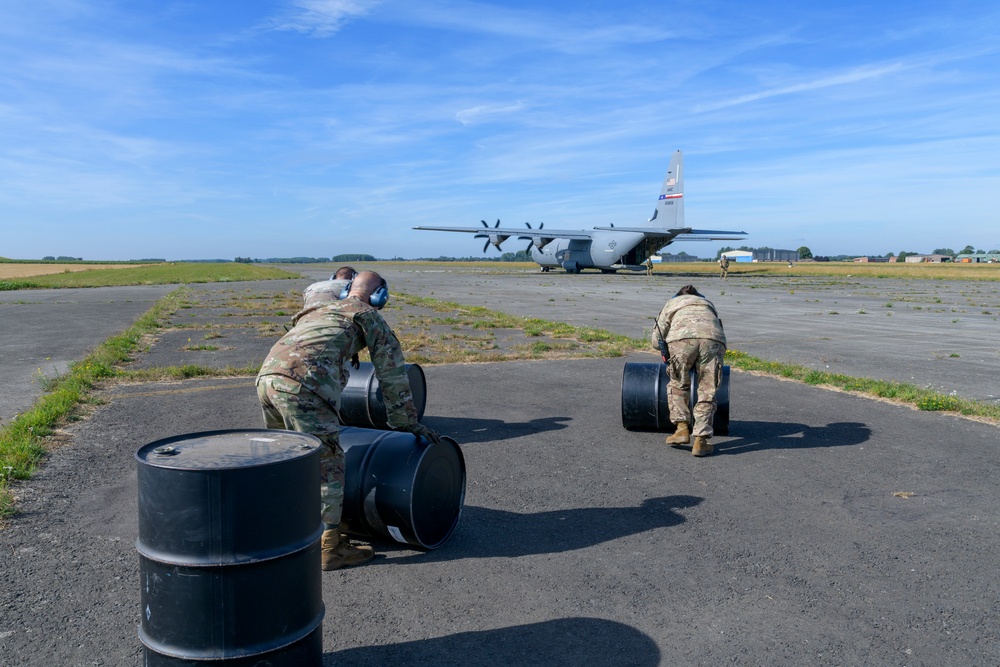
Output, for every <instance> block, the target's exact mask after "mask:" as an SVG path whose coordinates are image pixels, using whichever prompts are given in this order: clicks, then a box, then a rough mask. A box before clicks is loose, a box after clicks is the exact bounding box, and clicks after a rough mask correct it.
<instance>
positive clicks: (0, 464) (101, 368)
mask: <svg viewBox="0 0 1000 667" xmlns="http://www.w3.org/2000/svg"><path fill="white" fill-rule="evenodd" d="M187 292H188V290H187V289H186V288H183V287H182V288H180V289H178V290H175V291H173V292H171V293H170V294H168V295H167V296H165V297H163V298H162V299H160V300H159V301H157V302H156V304H155V305H154V306H153V307H152V308H150V309H149V310H148V311H146V312H145V313H144V314H143V315H142V316H140V317H139V319H137V320H136V321H135V322H134V323H133V324H132V326H130V327H129V328H128V329H126V330H125V331H123V332H122V333H120V334H118V335H116V336H112V337H111V338H108V339H107V340H106V341H104V342H103V343H102V344H101V345H99V346H98V347H97V348H96V349H95V350H94V351H93V352H91V353H90V354H88V355H87V356H86V357H85V358H83V359H82V360H80V361H78V362H76V363H73V364H71V365H70V368H69V371H67V373H66V374H65V375H63V376H61V377H58V378H46V380H45V389H46V393H45V394H43V395H42V396H41V398H39V399H38V400H37V401H36V402H35V404H34V406H32V408H31V409H30V410H27V411H25V412H22V413H20V414H18V415H17V416H16V417H14V419H12V420H10V421H9V422H7V423H6V424H4V425H3V427H2V428H0V518H2V517H4V516H9V515H10V514H11V513H12V512H13V510H14V498H13V496H12V495H11V493H10V490H9V482H10V480H12V479H28V478H30V477H31V475H32V473H33V472H34V470H35V468H36V467H37V465H38V464H39V463H40V462H41V461H42V459H43V458H44V457H45V454H46V449H45V441H44V439H45V437H47V436H51V435H52V434H53V433H54V432H55V430H56V429H57V428H58V427H59V426H60V425H61V424H63V423H65V422H67V421H72V420H74V419H75V418H77V417H78V416H79V414H80V413H81V412H82V411H83V409H84V408H85V407H86V406H87V405H88V404H90V403H92V402H93V399H92V397H91V392H92V390H93V389H94V387H95V385H96V384H97V383H99V382H101V381H102V380H108V379H113V378H116V379H124V380H130V379H131V380H136V379H141V380H154V379H175V380H176V379H186V378H192V377H206V376H216V377H219V376H232V375H253V374H255V373H256V372H257V370H258V368H257V367H256V366H254V367H253V368H224V369H215V368H207V367H203V366H194V365H188V366H180V367H173V368H166V369H152V370H150V371H124V370H122V369H121V368H120V366H121V365H122V364H125V363H127V362H128V361H129V360H131V358H132V355H133V354H135V352H136V351H137V350H139V349H140V348H141V346H142V339H143V336H145V335H147V334H152V333H154V332H156V331H157V330H159V329H160V328H161V327H162V326H163V324H162V323H163V322H165V321H167V320H168V319H169V318H170V316H171V315H172V314H173V313H175V312H176V311H177V310H178V309H179V308H180V305H181V304H182V303H183V302H184V299H185V298H186V294H187Z"/></svg>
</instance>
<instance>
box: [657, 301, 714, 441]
mask: <svg viewBox="0 0 1000 667" xmlns="http://www.w3.org/2000/svg"><path fill="white" fill-rule="evenodd" d="M661 341H662V342H665V343H666V344H667V350H668V352H669V359H667V376H668V377H669V378H670V383H669V385H668V387H667V405H668V406H669V408H670V421H672V422H673V423H674V424H675V426H676V430H675V431H674V433H673V434H672V435H669V436H667V444H668V445H686V444H688V443H689V442H691V426H690V424H691V418H692V411H691V409H690V407H689V406H688V400H689V399H688V397H689V396H690V393H691V370H692V369H693V370H695V371H696V372H697V373H698V400H697V402H696V403H695V406H694V445H693V446H692V448H691V453H692V454H694V455H695V456H708V455H709V454H711V453H712V452H713V451H714V449H713V447H712V444H711V443H710V442H709V440H710V439H711V437H712V435H713V434H714V431H713V430H712V421H713V420H714V419H715V408H716V403H715V392H716V390H717V389H718V388H719V384H720V383H721V382H722V365H723V357H724V356H725V354H726V334H725V332H723V330H722V320H720V319H719V314H718V313H717V312H716V310H715V306H714V305H712V302H711V301H709V300H708V299H706V298H705V297H703V296H702V295H701V294H700V293H699V292H698V290H696V289H695V288H694V286H693V285H685V286H684V287H682V288H680V290H679V291H678V292H677V294H676V296H674V297H673V298H672V299H670V301H667V303H666V305H664V306H663V310H661V311H660V314H659V315H658V316H657V318H656V326H655V327H654V328H653V336H652V343H653V348H654V349H656V350H660V349H661Z"/></svg>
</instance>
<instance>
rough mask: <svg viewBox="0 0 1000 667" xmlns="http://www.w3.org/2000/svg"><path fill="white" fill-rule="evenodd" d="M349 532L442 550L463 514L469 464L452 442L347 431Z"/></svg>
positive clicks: (343, 440) (400, 433) (343, 431)
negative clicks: (466, 469)
mask: <svg viewBox="0 0 1000 667" xmlns="http://www.w3.org/2000/svg"><path fill="white" fill-rule="evenodd" d="M340 446H341V447H342V448H343V449H344V455H345V456H344V458H345V460H344V469H345V474H344V512H343V521H344V527H345V529H346V530H347V532H349V533H353V534H355V535H363V536H367V537H376V538H378V537H381V538H384V539H390V540H393V541H395V542H401V543H405V544H412V545H413V546H416V547H419V548H421V549H437V548H438V547H440V546H441V545H443V544H444V543H445V542H446V541H447V540H448V538H449V537H451V534H452V532H454V530H455V527H456V526H457V525H458V519H459V517H460V516H461V514H462V505H463V503H464V502H465V459H464V457H463V456H462V450H461V449H460V448H459V446H458V443H456V442H455V441H454V440H452V439H451V438H448V437H443V438H442V439H441V442H439V443H436V444H435V443H432V442H428V441H427V440H425V439H424V438H418V437H417V436H415V435H413V434H412V433H407V432H404V431H376V430H373V429H367V428H355V427H351V426H345V427H343V428H341V429H340Z"/></svg>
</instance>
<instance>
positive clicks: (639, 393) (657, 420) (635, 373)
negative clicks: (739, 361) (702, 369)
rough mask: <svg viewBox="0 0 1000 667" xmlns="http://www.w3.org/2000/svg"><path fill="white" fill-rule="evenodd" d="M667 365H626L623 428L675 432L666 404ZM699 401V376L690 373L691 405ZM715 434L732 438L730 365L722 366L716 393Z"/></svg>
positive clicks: (623, 387) (636, 363)
mask: <svg viewBox="0 0 1000 667" xmlns="http://www.w3.org/2000/svg"><path fill="white" fill-rule="evenodd" d="M669 382H670V379H669V378H668V377H667V366H666V364H661V363H638V362H629V363H626V364H625V371H624V373H623V374H622V426H624V427H625V428H626V429H627V430H629V431H658V432H660V433H673V431H674V424H673V422H671V421H670V410H669V407H668V405H667V384H668V383H669ZM697 401H698V374H697V373H695V372H694V371H691V395H690V398H689V401H688V405H690V406H691V407H692V408H693V407H694V404H695V403H697ZM715 404H716V408H715V418H714V419H713V420H712V430H713V431H715V434H716V435H729V366H723V367H722V382H721V383H719V388H718V389H717V390H716V392H715Z"/></svg>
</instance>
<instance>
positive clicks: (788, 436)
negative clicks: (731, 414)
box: [712, 421, 872, 456]
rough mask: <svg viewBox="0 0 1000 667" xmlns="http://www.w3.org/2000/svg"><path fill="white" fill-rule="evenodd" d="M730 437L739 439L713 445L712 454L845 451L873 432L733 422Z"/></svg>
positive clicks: (842, 426) (845, 425) (847, 426)
mask: <svg viewBox="0 0 1000 667" xmlns="http://www.w3.org/2000/svg"><path fill="white" fill-rule="evenodd" d="M729 432H730V433H736V434H739V437H736V438H731V439H729V440H725V441H716V442H713V443H712V444H714V445H715V452H716V454H717V455H721V456H725V455H731V454H744V453H747V452H756V451H761V450H765V449H811V448H814V447H847V446H850V445H858V444H861V443H863V442H867V441H868V440H869V439H870V438H871V434H872V430H871V428H869V427H868V426H867V425H865V424H862V423H860V422H832V423H830V424H827V425H826V426H806V425H805V424H795V423H789V422H751V421H747V422H732V423H731V425H730V428H729Z"/></svg>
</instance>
